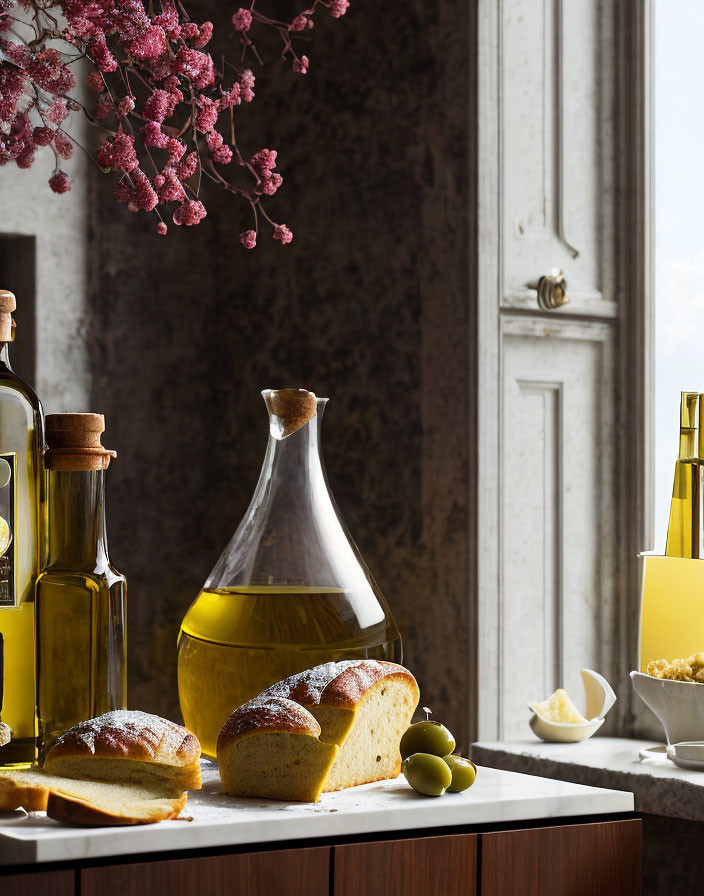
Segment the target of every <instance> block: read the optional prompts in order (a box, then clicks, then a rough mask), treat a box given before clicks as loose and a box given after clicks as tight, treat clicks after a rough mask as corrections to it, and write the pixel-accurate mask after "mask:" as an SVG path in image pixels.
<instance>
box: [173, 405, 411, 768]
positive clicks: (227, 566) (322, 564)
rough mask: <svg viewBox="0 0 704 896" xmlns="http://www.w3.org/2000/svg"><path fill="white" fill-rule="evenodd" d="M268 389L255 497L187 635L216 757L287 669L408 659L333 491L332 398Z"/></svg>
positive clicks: (197, 716)
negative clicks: (222, 734)
mask: <svg viewBox="0 0 704 896" xmlns="http://www.w3.org/2000/svg"><path fill="white" fill-rule="evenodd" d="M263 395H264V400H265V402H266V404H267V408H268V410H269V414H270V426H269V433H270V435H269V442H268V446H267V451H266V456H265V458H264V465H263V467H262V472H261V476H260V478H259V482H258V484H257V488H256V490H255V493H254V497H253V498H252V502H251V504H250V506H249V509H248V510H247V512H246V514H245V517H244V519H243V520H242V522H241V523H240V526H239V527H238V529H237V531H236V532H235V535H234V536H233V538H232V541H231V542H230V544H229V545H228V546H227V548H226V549H225V551H224V553H223V554H222V556H221V558H220V560H219V561H218V563H217V564H216V566H215V568H214V569H213V571H212V573H211V574H210V577H209V578H208V581H207V582H206V583H205V585H204V587H203V590H202V591H201V592H200V594H199V595H198V597H197V598H196V600H195V601H194V602H193V604H192V605H191V607H190V609H189V610H188V612H187V613H186V616H185V618H184V620H183V624H182V626H181V632H180V634H179V641H178V687H179V697H180V701H181V711H182V712H183V717H184V721H185V723H186V725H187V726H188V728H190V730H191V731H193V732H194V734H195V735H196V736H197V737H198V739H199V740H200V742H201V746H202V748H203V752H204V753H205V754H206V755H209V756H214V755H215V750H216V743H217V737H218V733H219V731H220V728H221V727H222V725H223V723H224V722H225V721H226V720H227V718H228V717H229V716H230V714H231V713H232V712H233V711H234V710H235V709H237V707H238V706H240V705H241V704H242V703H245V702H246V701H247V700H249V699H251V698H252V697H255V696H256V695H257V694H259V693H260V691H262V690H263V689H264V688H266V687H268V686H269V685H271V684H274V683H275V682H277V681H280V680H281V679H282V678H286V677H287V676H289V675H292V674H294V673H295V672H300V671H302V670H303V669H308V668H310V667H311V666H316V665H320V664H321V663H325V662H328V661H331V660H342V659H365V658H369V659H386V660H393V661H395V662H400V661H401V660H402V653H401V639H400V637H399V633H398V629H397V628H396V624H395V622H394V620H393V617H392V615H391V612H390V611H389V608H388V606H387V605H386V602H385V600H384V598H383V596H382V594H381V591H380V590H379V587H378V585H377V584H376V582H375V581H374V579H373V577H372V575H371V573H370V572H369V570H368V569H367V567H366V565H365V564H364V561H363V560H362V557H361V556H360V554H359V551H358V550H357V548H356V546H355V544H354V542H353V541H352V539H351V538H350V536H349V534H348V533H347V530H346V529H345V527H344V524H343V523H342V520H341V518H340V516H339V512H338V510H337V507H336V505H335V502H334V500H333V498H332V495H331V494H330V490H329V488H328V484H327V480H326V477H325V471H324V469H323V465H322V459H321V456H320V451H319V430H320V420H321V417H322V412H323V409H324V407H325V403H326V402H327V399H325V398H316V396H315V395H313V393H311V392H305V391H304V390H295V389H283V390H267V391H266V392H264V393H263Z"/></svg>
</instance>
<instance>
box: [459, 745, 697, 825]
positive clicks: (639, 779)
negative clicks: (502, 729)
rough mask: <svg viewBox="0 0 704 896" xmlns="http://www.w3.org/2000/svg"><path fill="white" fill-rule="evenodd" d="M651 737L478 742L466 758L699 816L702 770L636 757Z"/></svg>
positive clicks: (676, 814) (655, 809)
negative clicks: (620, 792) (623, 792)
mask: <svg viewBox="0 0 704 896" xmlns="http://www.w3.org/2000/svg"><path fill="white" fill-rule="evenodd" d="M653 746H655V741H652V740H650V741H646V740H632V739H627V738H620V737H592V738H590V739H589V740H586V741H582V743H579V744H546V743H543V742H542V741H539V740H536V739H535V738H533V739H531V740H521V741H507V742H501V741H498V742H479V743H476V744H474V745H473V746H472V753H471V755H472V758H473V759H474V761H475V762H477V763H481V764H482V765H489V766H492V767H493V768H498V769H506V770H508V771H515V772H523V773H526V774H530V775H540V776H542V777H545V778H558V779H559V780H561V781H574V782H576V783H579V784H589V785H591V786H593V787H612V788H615V789H617V790H626V791H629V792H631V793H632V794H633V795H634V797H635V809H636V812H644V813H649V814H652V815H665V816H670V817H672V818H683V819H687V820H689V821H704V772H700V771H684V770H683V769H680V768H677V767H676V766H675V765H673V763H672V762H670V760H669V759H667V757H666V756H664V755H662V756H659V757H653V758H649V759H641V758H640V756H639V753H640V751H641V750H643V749H645V748H647V747H653Z"/></svg>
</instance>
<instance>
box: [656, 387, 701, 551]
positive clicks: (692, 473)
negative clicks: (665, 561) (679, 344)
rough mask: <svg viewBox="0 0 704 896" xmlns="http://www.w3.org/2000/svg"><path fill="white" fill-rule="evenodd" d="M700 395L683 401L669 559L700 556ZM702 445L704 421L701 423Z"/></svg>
mask: <svg viewBox="0 0 704 896" xmlns="http://www.w3.org/2000/svg"><path fill="white" fill-rule="evenodd" d="M698 399H699V393H698V392H683V393H682V397H681V401H680V443H679V454H678V457H677V462H676V464H675V480H674V483H673V486H672V502H671V504H670V520H669V524H668V527H667V544H666V547H665V554H666V555H667V556H668V557H686V558H688V559H696V558H698V557H699V528H700V507H699V493H700V470H701V466H700V463H701V461H700V458H699V457H698V456H697V450H698V448H697V438H696V436H697V424H696V414H697V402H698ZM699 426H700V440H699V442H700V443H701V426H702V420H701V418H700V420H699Z"/></svg>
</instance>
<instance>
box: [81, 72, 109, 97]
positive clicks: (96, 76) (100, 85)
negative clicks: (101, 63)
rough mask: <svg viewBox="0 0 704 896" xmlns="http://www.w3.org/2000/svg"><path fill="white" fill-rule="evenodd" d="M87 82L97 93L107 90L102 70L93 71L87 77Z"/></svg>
mask: <svg viewBox="0 0 704 896" xmlns="http://www.w3.org/2000/svg"><path fill="white" fill-rule="evenodd" d="M86 83H87V84H88V86H89V87H90V89H91V90H94V91H95V92H96V93H102V92H103V91H104V90H105V82H104V81H103V76H102V75H101V74H100V72H97V71H93V72H91V73H90V74H89V75H88V77H87V78H86Z"/></svg>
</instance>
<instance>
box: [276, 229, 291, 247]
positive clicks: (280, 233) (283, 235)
mask: <svg viewBox="0 0 704 896" xmlns="http://www.w3.org/2000/svg"><path fill="white" fill-rule="evenodd" d="M274 239H275V240H280V241H281V245H282V246H285V245H286V243H290V242H291V240H292V239H293V233H292V232H291V231H290V230H289V229H288V227H287V226H286V225H285V224H275V225H274Z"/></svg>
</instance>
